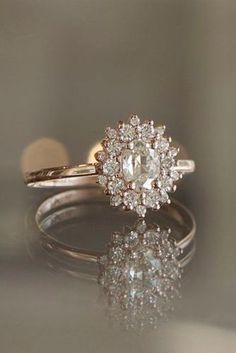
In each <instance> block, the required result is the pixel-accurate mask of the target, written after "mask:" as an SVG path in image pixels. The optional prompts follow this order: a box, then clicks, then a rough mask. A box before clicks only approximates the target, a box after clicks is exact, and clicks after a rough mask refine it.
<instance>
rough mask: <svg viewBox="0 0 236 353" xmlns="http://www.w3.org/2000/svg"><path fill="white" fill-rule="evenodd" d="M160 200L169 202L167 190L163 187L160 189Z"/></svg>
mask: <svg viewBox="0 0 236 353" xmlns="http://www.w3.org/2000/svg"><path fill="white" fill-rule="evenodd" d="M160 202H161V203H168V202H169V196H168V194H167V192H166V191H165V190H163V189H161V191H160Z"/></svg>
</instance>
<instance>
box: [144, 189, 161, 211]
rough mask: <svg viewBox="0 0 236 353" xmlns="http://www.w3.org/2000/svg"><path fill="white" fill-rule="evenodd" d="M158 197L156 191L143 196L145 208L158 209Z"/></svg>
mask: <svg viewBox="0 0 236 353" xmlns="http://www.w3.org/2000/svg"><path fill="white" fill-rule="evenodd" d="M159 200H160V195H159V192H158V190H151V191H149V192H146V193H145V194H144V200H143V203H144V205H145V206H147V207H150V208H158V207H159Z"/></svg>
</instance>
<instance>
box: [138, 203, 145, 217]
mask: <svg viewBox="0 0 236 353" xmlns="http://www.w3.org/2000/svg"><path fill="white" fill-rule="evenodd" d="M136 212H137V214H138V215H139V216H140V217H145V215H146V212H147V208H146V207H145V206H143V205H138V206H137V207H136Z"/></svg>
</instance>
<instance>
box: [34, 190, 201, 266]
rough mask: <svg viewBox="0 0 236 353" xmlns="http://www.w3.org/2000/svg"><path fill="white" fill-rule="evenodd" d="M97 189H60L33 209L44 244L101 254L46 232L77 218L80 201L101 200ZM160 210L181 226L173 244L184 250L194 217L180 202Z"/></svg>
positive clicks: (76, 253) (82, 254) (92, 256)
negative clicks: (63, 190) (73, 244)
mask: <svg viewBox="0 0 236 353" xmlns="http://www.w3.org/2000/svg"><path fill="white" fill-rule="evenodd" d="M98 191H99V190H97V189H86V190H70V191H66V192H62V193H59V194H57V195H54V196H52V197H50V198H48V199H47V200H46V201H44V202H43V203H42V204H41V205H40V206H39V208H38V210H37V212H36V223H37V226H38V227H39V229H40V230H41V235H42V238H43V242H44V247H46V248H47V249H48V250H51V251H53V252H56V253H59V254H63V255H67V256H70V257H72V258H75V259H79V260H84V261H89V262H97V259H98V257H99V256H101V255H102V254H103V253H101V252H98V251H92V250H83V249H78V248H74V247H72V246H69V245H67V244H65V243H63V242H61V241H60V240H58V239H56V238H55V237H54V236H53V235H52V234H50V233H49V231H48V229H49V228H50V227H51V226H53V225H56V224H59V223H63V222H65V221H67V220H70V219H73V218H75V217H80V216H81V210H80V203H83V202H84V201H85V200H86V201H88V200H90V199H92V200H93V202H94V200H96V201H99V200H100V201H101V197H102V196H101V194H100V192H98ZM161 212H162V214H163V213H164V214H166V216H168V217H170V218H171V219H172V220H173V221H175V222H176V223H177V224H178V226H179V227H180V228H181V230H182V232H183V235H182V236H181V239H178V240H177V239H176V246H178V247H179V248H181V249H183V250H184V249H186V248H187V247H188V246H189V245H190V244H191V243H192V241H193V239H194V235H195V231H196V226H195V220H194V218H193V216H192V214H191V213H190V212H189V210H188V209H187V208H185V207H184V206H183V205H182V204H180V203H179V202H177V201H174V200H173V201H172V203H171V204H170V205H168V206H166V207H163V209H162V211H161ZM188 255H189V253H188V254H187V255H186V259H185V258H184V259H183V262H184V261H187V256H188ZM187 262H188V261H187Z"/></svg>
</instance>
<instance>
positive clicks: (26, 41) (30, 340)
mask: <svg viewBox="0 0 236 353" xmlns="http://www.w3.org/2000/svg"><path fill="white" fill-rule="evenodd" d="M235 38H236V3H235V1H230V0H228V1H227V0H226V1H223V0H214V1H213V0H212V1H211V0H205V1H200V0H198V1H194V0H186V1H182V0H179V1H175V0H162V1H159V0H156V1H154V0H153V1H149V0H129V1H128V0H125V1H123V0H121V1H114V0H109V1H107V0H100V1H95V0H84V1H82V0H77V1H74V0H67V1H65V0H64V1H63V0H57V1H55V0H47V1H45V0H41V1H36V0H35V1H30V0H22V1H16V0H6V1H4V0H0V73H1V75H0V123H1V124H0V162H1V173H0V181H1V186H2V188H1V193H0V200H1V211H0V217H1V223H0V230H1V238H0V262H1V266H0V274H1V277H0V316H1V322H0V341H1V344H0V352H1V353H8V352H9V353H18V352H26V351H27V352H31V353H34V352H39V353H41V352H44V353H46V352H50V353H51V352H65V351H68V352H81V353H82V352H83V353H90V352H102V353H105V352H124V353H128V352H144V351H145V352H148V353H149V352H157V351H158V352H173V353H175V352H177V353H178V352H193V353H195V352H208V353H211V352H214V353H217V352H223V351H225V350H231V351H234V350H235V349H236V334H235V333H236V332H235V330H236V308H235V295H236V278H235V273H236V237H235V217H234V214H235V197H236V195H235V183H234V176H235V172H236V168H235V160H236V159H235V129H236V117H235V113H236V111H235V110H236V109H235V101H236V96H235V91H236V40H235ZM131 112H136V113H137V114H138V115H139V116H140V117H142V118H146V117H148V118H152V119H154V120H155V121H156V122H157V123H165V124H166V125H167V128H168V130H167V131H168V133H169V134H170V135H172V136H173V137H174V138H175V139H177V140H178V141H180V142H181V143H182V144H183V145H184V146H185V147H186V148H187V150H188V153H189V155H190V157H191V158H193V159H195V161H196V163H197V172H196V173H195V175H194V176H189V177H188V178H186V179H185V180H184V182H183V184H182V185H181V187H180V188H179V191H178V193H177V196H178V198H179V199H181V200H182V201H184V202H185V204H186V205H187V206H189V207H190V208H191V209H192V211H193V212H194V214H195V216H196V219H197V225H198V234H197V237H198V251H197V254H196V257H195V260H194V263H193V264H192V265H191V266H192V267H191V271H190V273H188V278H187V280H186V283H185V287H184V300H183V303H182V307H181V309H180V310H179V311H178V314H177V316H176V318H175V319H173V320H172V321H171V322H170V323H169V324H166V325H164V327H163V328H161V329H160V330H159V331H158V332H151V333H148V334H146V335H144V336H142V337H141V336H138V335H133V334H127V333H122V332H114V331H113V330H112V329H111V328H110V327H109V325H107V323H106V320H105V319H104V317H103V314H102V313H101V311H100V309H99V305H98V304H97V302H96V298H95V297H96V294H94V289H92V286H91V287H90V284H88V285H84V284H81V283H80V282H78V281H72V282H71V281H70V280H69V279H68V278H67V277H60V276H55V277H53V276H52V275H48V274H47V272H46V271H45V270H44V271H43V270H41V268H40V266H37V265H36V264H34V261H33V260H32V259H30V258H29V256H28V253H27V251H26V246H25V238H24V234H25V233H26V232H27V231H28V230H27V229H26V228H25V227H26V226H25V224H24V219H25V216H26V215H27V212H28V210H29V208H30V207H31V206H32V205H34V204H37V203H38V201H39V200H40V199H41V198H43V197H44V196H43V195H44V194H43V193H41V192H37V191H35V190H33V191H30V190H27V189H26V188H25V186H24V185H23V182H22V172H21V170H22V163H23V162H22V154H23V151H24V150H25V148H27V146H29V145H31V144H32V143H34V141H36V140H38V139H41V138H45V137H47V138H49V139H53V141H54V140H57V141H59V142H60V143H61V144H62V146H63V148H64V150H63V151H64V152H63V153H64V157H65V156H66V155H68V156H69V159H70V161H71V162H75V163H76V162H79V161H81V162H83V161H84V160H86V158H87V153H88V151H89V150H90V148H91V147H92V146H93V144H94V142H95V141H98V140H99V139H100V138H101V137H102V136H103V131H104V128H105V127H106V126H109V125H114V124H115V123H116V121H118V120H120V119H126V118H127V117H128V115H129V114H130V113H131ZM63 148H62V149H63ZM64 157H63V158H64ZM65 158H66V157H65ZM93 288H94V287H93ZM91 303H92V304H91Z"/></svg>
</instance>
